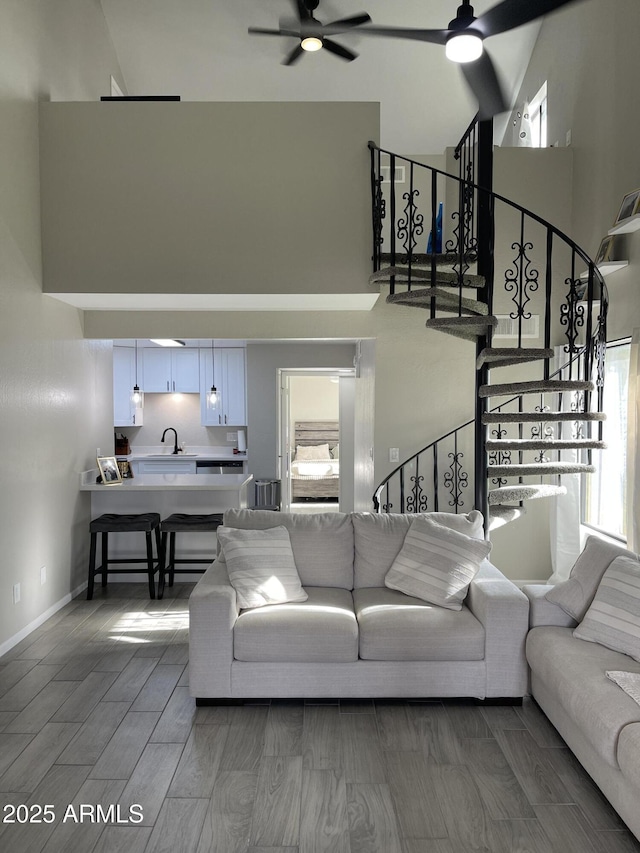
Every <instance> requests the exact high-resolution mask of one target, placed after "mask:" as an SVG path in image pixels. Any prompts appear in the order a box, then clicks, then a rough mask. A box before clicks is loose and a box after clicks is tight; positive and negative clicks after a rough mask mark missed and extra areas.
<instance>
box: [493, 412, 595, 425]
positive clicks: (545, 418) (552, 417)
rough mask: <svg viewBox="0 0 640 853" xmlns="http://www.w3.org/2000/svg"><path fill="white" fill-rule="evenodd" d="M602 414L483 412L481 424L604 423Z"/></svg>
mask: <svg viewBox="0 0 640 853" xmlns="http://www.w3.org/2000/svg"><path fill="white" fill-rule="evenodd" d="M606 419H607V416H606V414H605V413H604V412H485V413H484V414H483V416H482V423H483V424H537V423H552V422H556V423H558V422H564V421H606Z"/></svg>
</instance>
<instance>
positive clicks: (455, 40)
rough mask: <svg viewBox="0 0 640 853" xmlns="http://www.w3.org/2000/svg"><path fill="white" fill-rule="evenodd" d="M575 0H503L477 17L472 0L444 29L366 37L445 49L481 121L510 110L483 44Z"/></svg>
mask: <svg viewBox="0 0 640 853" xmlns="http://www.w3.org/2000/svg"><path fill="white" fill-rule="evenodd" d="M572 2H575V0H502V2H501V3H498V4H497V5H496V6H493V8H491V9H489V10H488V11H487V12H485V13H484V14H483V15H480V16H479V17H478V18H476V17H475V15H474V14H473V6H472V5H471V2H470V0H462V5H460V6H458V10H457V13H456V17H455V18H454V19H453V20H452V21H450V22H449V26H448V27H447V29H445V30H420V29H413V28H405V27H378V26H372V27H363V28H362V29H361V30H360V33H362V34H365V35H377V36H395V37H397V38H407V39H415V40H417V41H427V42H432V43H433V44H441V45H444V46H445V52H446V55H447V57H448V58H449V59H450V60H452V61H453V62H459V63H460V65H461V70H462V73H463V75H464V78H465V80H466V81H467V84H468V86H469V88H470V89H471V91H472V92H473V94H474V95H475V97H476V100H477V101H478V105H479V118H480V119H488V118H491V117H492V116H494V115H496V114H497V113H501V112H504V111H505V110H507V109H509V106H508V104H507V103H506V100H505V97H504V94H503V91H502V87H501V85H500V81H499V80H498V75H497V74H496V70H495V67H494V64H493V61H492V59H491V57H490V56H489V55H488V53H487V51H486V50H485V48H484V45H483V42H484V40H485V39H486V38H489V36H496V35H499V34H500V33H504V32H507V31H508V30H513V29H515V28H516V27H520V26H522V25H523V24H528V23H529V22H530V21H533V20H535V19H536V18H540V17H542V16H543V15H546V14H547V13H548V12H553V11H555V10H556V9H559V8H560V7H561V6H566V5H567V4H568V3H572Z"/></svg>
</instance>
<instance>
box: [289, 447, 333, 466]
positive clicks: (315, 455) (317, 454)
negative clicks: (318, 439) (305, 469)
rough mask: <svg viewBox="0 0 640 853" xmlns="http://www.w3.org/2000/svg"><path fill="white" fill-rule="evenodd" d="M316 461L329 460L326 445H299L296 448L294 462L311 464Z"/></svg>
mask: <svg viewBox="0 0 640 853" xmlns="http://www.w3.org/2000/svg"><path fill="white" fill-rule="evenodd" d="M317 459H321V460H324V459H331V454H330V453H329V445H328V444H312V445H310V446H309V447H305V446H304V445H302V444H299V445H298V446H297V447H296V461H304V462H312V461H313V460H317Z"/></svg>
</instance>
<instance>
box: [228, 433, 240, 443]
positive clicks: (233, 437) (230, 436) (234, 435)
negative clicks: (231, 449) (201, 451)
mask: <svg viewBox="0 0 640 853" xmlns="http://www.w3.org/2000/svg"><path fill="white" fill-rule="evenodd" d="M237 439H238V433H237V432H228V433H227V441H237Z"/></svg>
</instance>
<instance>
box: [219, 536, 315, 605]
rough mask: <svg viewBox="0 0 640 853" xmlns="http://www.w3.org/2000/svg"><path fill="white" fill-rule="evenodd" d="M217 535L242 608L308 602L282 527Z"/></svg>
mask: <svg viewBox="0 0 640 853" xmlns="http://www.w3.org/2000/svg"><path fill="white" fill-rule="evenodd" d="M217 532H218V541H219V542H220V545H221V547H222V552H223V554H224V558H225V562H226V564H227V572H228V574H229V581H230V583H231V585H232V586H233V588H234V589H235V591H236V594H237V596H238V604H239V606H240V607H241V608H243V609H246V608H250V607H263V606H264V605H265V604H282V603H284V602H285V601H306V600H307V598H308V596H307V593H306V592H305V591H304V589H303V588H302V584H301V583H300V576H299V575H298V570H297V568H296V564H295V560H294V559H293V551H292V550H291V540H290V538H289V531H288V530H287V528H286V527H283V526H282V525H280V526H278V527H271V528H269V529H268V530H240V529H238V528H235V527H219V528H218V531H217Z"/></svg>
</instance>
